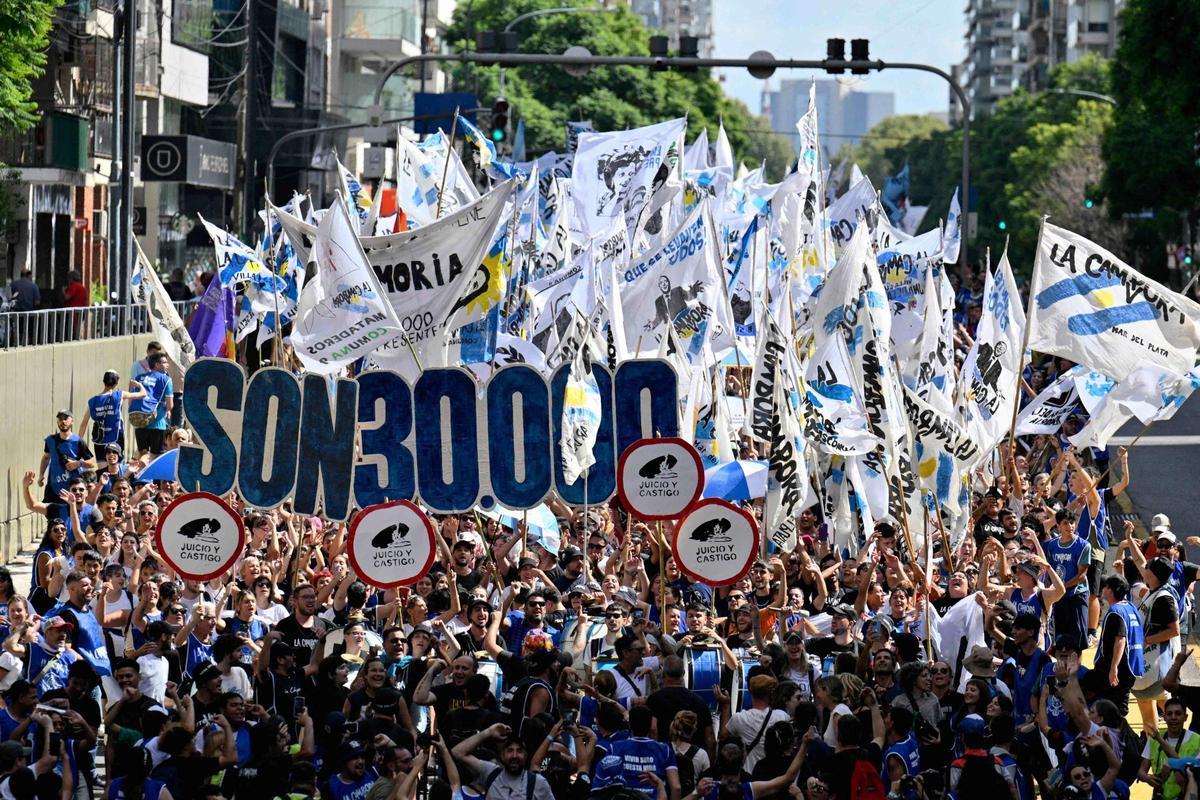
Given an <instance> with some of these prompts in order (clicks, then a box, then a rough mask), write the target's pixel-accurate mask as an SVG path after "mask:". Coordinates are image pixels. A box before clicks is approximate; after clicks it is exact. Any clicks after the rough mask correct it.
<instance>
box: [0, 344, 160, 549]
mask: <svg viewBox="0 0 1200 800" xmlns="http://www.w3.org/2000/svg"><path fill="white" fill-rule="evenodd" d="M151 338H152V337H151V336H150V335H148V334H147V335H141V336H126V337H123V338H120V339H98V340H91V341H85V342H74V343H71V344H57V345H51V346H47V347H27V348H19V349H16V350H7V351H4V352H0V468H2V469H3V473H0V563H8V562H9V561H10V560H11V559H12V558H13V556H15V555H16V554H17V553H19V552H20V551H21V549H22V548H23V547H30V546H36V544H37V542H38V540H39V539H40V538H41V536H42V534H43V533H45V527H46V526H45V523H44V520H43V519H40V518H38V517H37V516H36V515H33V514H30V513H29V512H28V511H26V510H25V502H24V500H23V499H22V490H21V476H23V475H24V474H25V471H26V470H30V469H32V470H37V467H38V464H39V463H40V461H41V457H42V450H43V446H42V443H43V440H44V439H45V437H47V436H49V435H50V434H52V433H54V431H55V427H54V415H55V413H56V412H57V411H58V410H59V409H60V408H69V409H71V411H72V413H73V414H74V415H75V423H76V432H77V433H79V434H80V435H81V436H83V437H84V438H85V439H86V438H87V432H86V431H79V430H78V426H79V422H80V420H81V419H82V418H83V411H84V409H85V408H86V407H87V401H88V398H89V397H91V396H93V395H95V394H98V393H99V392H100V391H101V389H102V388H103V387H102V385H101V382H100V378H101V376H102V375H103V374H104V371H105V370H106V369H115V370H116V371H117V372H119V373H120V375H121V381H122V386H125V385H127V383H126V381H127V380H128V378H129V370H130V368H131V367H132V366H133V363H134V361H136V360H137V359H138V358H141V357H142V356H144V355H145V354H146V344H147V343H148V342H149V341H150V339H151ZM33 488H34V496H35V497H38V496H39V494H40V492H41V491H43V490H42V489H40V487H38V486H37V484H36V483H35V484H34V486H33Z"/></svg>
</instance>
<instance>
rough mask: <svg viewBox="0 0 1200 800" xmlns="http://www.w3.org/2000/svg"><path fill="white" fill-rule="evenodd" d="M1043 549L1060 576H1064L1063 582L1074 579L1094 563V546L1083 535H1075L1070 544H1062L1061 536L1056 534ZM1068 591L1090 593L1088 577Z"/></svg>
mask: <svg viewBox="0 0 1200 800" xmlns="http://www.w3.org/2000/svg"><path fill="white" fill-rule="evenodd" d="M1043 549H1044V550H1045V551H1046V560H1047V561H1049V562H1050V566H1051V567H1052V568H1053V569H1054V571H1055V572H1057V573H1058V577H1060V578H1062V581H1063V583H1069V582H1070V581H1072V580H1074V578H1075V576H1077V575H1078V574H1079V573H1080V572H1087V568H1088V566H1089V565H1090V564H1091V563H1092V546H1091V545H1090V544H1088V542H1087V540H1086V539H1084V538H1083V537H1082V536H1075V537H1074V538H1073V539H1072V540H1071V543H1070V544H1062V542H1061V541H1060V540H1059V537H1057V536H1056V537H1054V538H1053V539H1051V540H1050V541H1049V542H1047V543H1046V545H1045V547H1044V548H1043ZM1067 591H1068V592H1071V591H1073V592H1074V593H1075V594H1080V595H1085V596H1086V595H1087V593H1088V582H1087V578H1084V579H1083V580H1082V581H1080V582H1079V584H1078V585H1076V586H1075V588H1074V589H1073V590H1072V589H1068V590H1067Z"/></svg>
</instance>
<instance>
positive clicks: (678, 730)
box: [602, 673, 711, 796]
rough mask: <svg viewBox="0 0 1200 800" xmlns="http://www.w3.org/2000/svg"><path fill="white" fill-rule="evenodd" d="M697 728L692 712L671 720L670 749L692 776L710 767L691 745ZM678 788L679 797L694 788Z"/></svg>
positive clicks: (707, 760)
mask: <svg viewBox="0 0 1200 800" xmlns="http://www.w3.org/2000/svg"><path fill="white" fill-rule="evenodd" d="M602 674H603V673H602ZM699 727H700V719H699V717H697V716H696V712H694V711H680V712H679V713H677V714H676V715H675V719H673V720H671V733H670V737H671V749H672V750H674V751H675V758H676V760H677V761H680V762H682V761H683V760H684V759H687V760H688V761H690V762H691V763H692V775H693V776H700V775H703V774H704V773H705V772H707V771H708V768H709V766H711V762H710V761H709V759H708V753H707V752H705V750H704V748H703V747H700V746H699V745H697V744H693V740H694V739H695V738H696V729H697V728H699ZM679 788H680V793H681V795H683V796H687V795H688V794H689V793H690V792H691V791H692V790H693V789H695V788H696V787H695V786H694V785H693V786H690V787H689V786H682V785H681V786H680V787H679Z"/></svg>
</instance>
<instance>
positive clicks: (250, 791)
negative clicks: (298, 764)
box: [234, 753, 292, 800]
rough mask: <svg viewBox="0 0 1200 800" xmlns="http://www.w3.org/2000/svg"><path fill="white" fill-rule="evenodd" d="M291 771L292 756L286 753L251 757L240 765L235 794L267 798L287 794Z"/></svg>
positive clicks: (261, 799)
mask: <svg viewBox="0 0 1200 800" xmlns="http://www.w3.org/2000/svg"><path fill="white" fill-rule="evenodd" d="M291 771H292V757H291V756H289V755H287V754H286V753H275V754H272V755H267V756H263V757H262V758H251V759H250V760H249V761H247V762H246V763H245V764H243V765H242V766H240V767H238V774H237V791H236V792H235V793H234V796H235V797H247V798H258V799H259V800H265V799H266V798H268V797H276V796H277V795H281V794H285V793H286V792H287V790H288V786H289V785H290V780H291Z"/></svg>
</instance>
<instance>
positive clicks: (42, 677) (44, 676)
mask: <svg viewBox="0 0 1200 800" xmlns="http://www.w3.org/2000/svg"><path fill="white" fill-rule="evenodd" d="M73 630H74V627H73V626H72V625H71V623H70V622H69V621H68V620H67V619H65V618H63V617H48V618H47V619H46V620H45V621H44V622H43V623H42V640H41V641H38V642H33V643H31V644H30V645H29V657H28V659H27V661H26V663H25V679H26V680H28V681H29V682H30V683H32V684H33V685H34V687H35V688H36V689H37V693H38V697H39V698H40V697H41V696H42V695H44V694H45V693H46V692H52V691H54V690H55V689H62V688H65V687H66V685H67V677H68V673H69V672H70V669H71V665H72V664H74V663H75V662H76V661H77V660H78V659H79V656H77V655H76V654H75V653H74V652H73V651H71V650H70V649H69V648H68V647H67V636H68V635H70V633H71V631H73Z"/></svg>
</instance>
